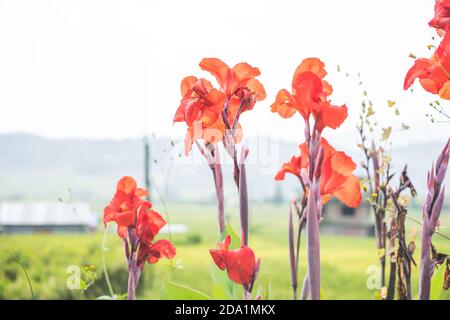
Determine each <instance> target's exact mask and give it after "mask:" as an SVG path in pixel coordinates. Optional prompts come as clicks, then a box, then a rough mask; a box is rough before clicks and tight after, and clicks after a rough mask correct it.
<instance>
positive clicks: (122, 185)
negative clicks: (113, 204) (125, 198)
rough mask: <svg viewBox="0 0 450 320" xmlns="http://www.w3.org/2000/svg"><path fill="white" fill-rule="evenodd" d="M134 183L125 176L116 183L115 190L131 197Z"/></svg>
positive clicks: (134, 187)
mask: <svg viewBox="0 0 450 320" xmlns="http://www.w3.org/2000/svg"><path fill="white" fill-rule="evenodd" d="M136 187H137V184H136V181H135V180H134V179H133V178H132V177H129V176H125V177H123V178H121V179H120V180H119V182H117V190H118V191H123V192H125V194H127V195H132V194H134V192H135V191H136Z"/></svg>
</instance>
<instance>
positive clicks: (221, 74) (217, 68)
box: [199, 58, 230, 88]
mask: <svg viewBox="0 0 450 320" xmlns="http://www.w3.org/2000/svg"><path fill="white" fill-rule="evenodd" d="M199 65H200V68H202V70H205V71H208V72H209V73H211V74H212V75H213V76H214V77H215V78H216V80H217V82H218V83H219V85H220V86H221V87H222V88H225V87H226V83H227V77H228V75H227V74H228V72H229V70H230V68H229V67H228V65H227V64H226V63H225V62H223V61H222V60H220V59H217V58H205V59H203V60H202V61H200V64H199Z"/></svg>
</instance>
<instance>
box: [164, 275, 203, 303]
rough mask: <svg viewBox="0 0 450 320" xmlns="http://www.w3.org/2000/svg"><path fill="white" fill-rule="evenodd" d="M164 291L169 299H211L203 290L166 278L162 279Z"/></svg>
mask: <svg viewBox="0 0 450 320" xmlns="http://www.w3.org/2000/svg"><path fill="white" fill-rule="evenodd" d="M164 291H165V294H166V296H167V298H168V299H169V300H211V298H210V297H208V296H207V295H206V294H204V293H203V292H200V291H198V290H195V289H192V288H189V287H187V286H184V285H181V284H178V283H175V282H171V281H168V280H166V281H164Z"/></svg>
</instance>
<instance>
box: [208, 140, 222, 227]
mask: <svg viewBox="0 0 450 320" xmlns="http://www.w3.org/2000/svg"><path fill="white" fill-rule="evenodd" d="M211 169H212V172H213V175H214V186H215V188H216V198H217V221H218V224H219V232H220V234H223V232H224V231H225V208H224V195H223V174H222V165H221V163H220V154H219V146H218V145H217V144H216V145H215V146H214V163H213V164H212V165H211Z"/></svg>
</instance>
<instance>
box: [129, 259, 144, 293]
mask: <svg viewBox="0 0 450 320" xmlns="http://www.w3.org/2000/svg"><path fill="white" fill-rule="evenodd" d="M140 275H141V270H140V269H139V267H138V266H137V263H136V259H134V258H133V259H131V260H130V261H128V300H136V288H137V285H138V282H139V278H140Z"/></svg>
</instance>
